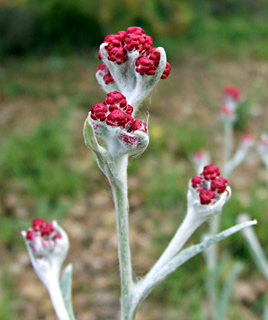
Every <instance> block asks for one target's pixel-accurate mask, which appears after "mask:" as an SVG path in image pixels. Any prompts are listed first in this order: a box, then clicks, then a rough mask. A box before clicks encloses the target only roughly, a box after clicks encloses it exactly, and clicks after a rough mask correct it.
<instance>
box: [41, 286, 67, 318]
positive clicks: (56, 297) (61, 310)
mask: <svg viewBox="0 0 268 320" xmlns="http://www.w3.org/2000/svg"><path fill="white" fill-rule="evenodd" d="M47 290H48V292H49V295H50V299H51V302H52V305H53V307H54V310H55V312H56V314H57V319H58V320H70V318H69V316H68V313H67V310H66V308H65V305H64V301H63V297H62V293H61V291H60V286H59V282H58V280H55V281H51V282H49V284H48V285H47Z"/></svg>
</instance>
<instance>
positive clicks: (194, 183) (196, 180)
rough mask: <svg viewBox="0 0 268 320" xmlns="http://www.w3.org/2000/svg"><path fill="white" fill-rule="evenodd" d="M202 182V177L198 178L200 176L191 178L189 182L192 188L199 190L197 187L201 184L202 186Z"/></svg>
mask: <svg viewBox="0 0 268 320" xmlns="http://www.w3.org/2000/svg"><path fill="white" fill-rule="evenodd" d="M202 181H203V179H202V177H200V176H194V177H192V180H191V182H192V187H193V188H199V187H200V186H201V184H202Z"/></svg>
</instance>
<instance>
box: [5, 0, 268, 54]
mask: <svg viewBox="0 0 268 320" xmlns="http://www.w3.org/2000/svg"><path fill="white" fill-rule="evenodd" d="M267 14H268V4H267V1H265V0H258V1H253V0H219V1H216V0H203V1H199V0H148V1H140V0H121V1H109V0H100V1H88V0H77V1H75V0H46V1H43V0H7V1H3V0H2V1H1V7H0V53H1V54H10V53H12V54H17V55H19V54H35V53H44V54H47V53H51V52H54V53H55V52H57V53H61V54H63V53H64V54H70V52H73V53H83V52H85V51H88V50H91V49H92V48H94V47H98V45H99V43H100V42H101V41H102V40H103V38H104V37H105V36H106V35H107V34H111V33H117V32H118V30H125V29H126V28H127V27H128V26H131V25H139V26H141V27H142V28H144V30H145V31H146V32H147V33H148V34H150V35H151V36H152V37H153V38H154V39H155V42H156V44H158V43H161V44H162V45H163V42H164V44H165V47H166V46H168V47H167V49H168V53H169V52H170V53H172V51H173V50H172V49H173V47H174V40H176V42H177V45H178V44H180V45H181V46H187V47H188V46H189V45H190V46H194V45H196V46H198V49H199V50H201V51H203V50H208V51H211V50H212V51H215V50H216V51H219V50H226V49H227V47H229V48H228V49H231V48H233V50H235V49H234V48H237V47H238V48H239V50H240V49H241V46H242V48H243V46H246V45H247V44H248V42H249V41H252V44H251V45H252V46H253V47H254V48H252V49H253V50H252V52H254V53H255V54H256V55H259V56H261V57H263V56H267V49H266V47H267V46H265V47H261V48H260V47H258V45H260V43H261V42H262V41H264V40H265V39H267V28H268V27H267V23H266V21H267ZM256 42H257V43H256ZM233 50H231V51H232V52H233V53H234V51H233Z"/></svg>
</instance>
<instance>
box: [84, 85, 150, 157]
mask: <svg viewBox="0 0 268 320" xmlns="http://www.w3.org/2000/svg"><path fill="white" fill-rule="evenodd" d="M132 113H133V108H132V106H131V105H129V104H128V103H127V100H126V98H125V96H124V95H122V94H121V93H120V92H116V91H115V92H110V93H108V94H107V97H106V99H105V101H104V103H103V104H101V103H98V104H95V105H94V106H93V107H92V109H91V111H90V112H89V117H88V119H87V120H86V125H85V130H87V128H88V130H87V132H88V133H90V134H89V135H87V134H86V132H84V136H85V141H86V139H87V140H88V141H86V144H87V145H88V146H89V147H90V148H92V149H93V150H95V151H96V140H94V139H92V137H91V135H92V133H93V134H94V133H95V134H96V135H97V136H99V137H101V138H102V139H103V140H104V141H105V142H106V145H107V148H108V151H109V154H110V156H111V157H118V156H120V155H124V154H128V155H138V154H140V153H142V152H143V151H144V150H145V149H146V148H147V146H148V144H149V133H148V129H147V126H146V124H145V123H144V122H143V121H141V120H135V119H133V116H132ZM88 121H90V123H88ZM88 126H91V127H92V128H93V131H92V130H91V129H90V128H89V127H88ZM87 137H88V138H87ZM92 142H94V143H93V144H94V146H93V145H92ZM97 149H98V147H97Z"/></svg>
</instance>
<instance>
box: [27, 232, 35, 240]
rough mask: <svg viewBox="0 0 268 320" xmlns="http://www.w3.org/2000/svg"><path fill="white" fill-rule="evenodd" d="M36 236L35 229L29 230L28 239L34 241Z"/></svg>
mask: <svg viewBox="0 0 268 320" xmlns="http://www.w3.org/2000/svg"><path fill="white" fill-rule="evenodd" d="M33 237H34V231H33V230H28V231H27V234H26V240H28V241H32V240H33Z"/></svg>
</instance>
